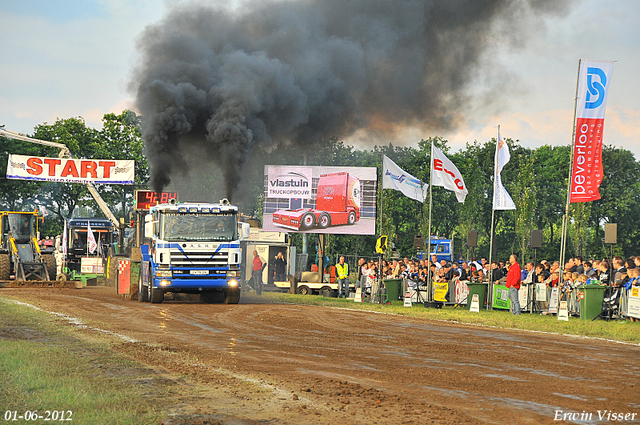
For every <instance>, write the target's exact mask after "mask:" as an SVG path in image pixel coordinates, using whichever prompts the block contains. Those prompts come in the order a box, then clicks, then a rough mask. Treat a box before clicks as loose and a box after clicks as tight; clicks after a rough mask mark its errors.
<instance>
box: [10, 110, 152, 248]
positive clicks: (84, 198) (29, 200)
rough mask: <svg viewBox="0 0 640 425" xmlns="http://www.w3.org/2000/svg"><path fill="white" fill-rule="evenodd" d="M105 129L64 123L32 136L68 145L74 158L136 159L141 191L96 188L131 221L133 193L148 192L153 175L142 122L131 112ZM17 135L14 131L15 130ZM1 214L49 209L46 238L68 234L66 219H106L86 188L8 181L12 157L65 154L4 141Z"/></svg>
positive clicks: (106, 120)
mask: <svg viewBox="0 0 640 425" xmlns="http://www.w3.org/2000/svg"><path fill="white" fill-rule="evenodd" d="M102 124H103V126H102V129H101V130H96V129H93V128H90V127H88V126H87V125H86V123H85V121H84V119H82V118H68V119H58V120H56V122H55V123H53V124H47V123H45V124H40V125H38V126H36V128H35V129H34V132H33V134H28V135H27V136H29V137H32V138H35V139H41V140H49V141H54V142H59V143H63V144H65V145H67V147H68V148H69V150H70V151H71V154H72V155H73V157H74V158H100V159H133V160H135V164H136V170H135V176H136V185H135V186H125V185H96V188H97V189H98V191H99V192H100V195H101V196H102V197H103V199H104V200H105V202H106V203H107V204H109V205H110V206H111V209H112V211H113V212H114V214H115V215H116V217H119V218H120V217H122V218H127V219H128V211H129V210H130V205H131V200H132V199H133V191H134V189H136V188H146V185H147V181H148V179H149V171H148V165H147V161H146V158H145V157H144V154H143V150H144V149H143V142H142V137H141V135H140V119H139V118H138V117H137V116H136V114H135V113H133V112H131V111H124V112H122V114H120V115H116V114H106V115H105V116H104V117H103V119H102ZM9 130H12V129H9ZM0 142H1V143H0V145H1V146H2V147H1V149H0V175H1V176H2V177H1V178H0V208H1V209H3V210H8V211H33V210H34V209H35V208H36V207H38V206H44V207H45V208H46V209H47V211H48V213H49V216H48V217H47V218H46V219H45V220H44V222H43V223H41V224H40V226H39V228H40V234H41V235H42V236H55V235H58V234H60V233H62V230H63V224H64V221H63V219H64V218H71V217H75V216H82V215H85V214H83V213H81V211H83V212H85V213H91V214H92V215H96V216H98V217H102V216H103V214H102V213H101V212H100V209H99V208H98V206H97V204H96V203H95V201H94V200H93V197H92V196H91V194H90V193H89V191H88V190H87V187H86V186H85V185H82V184H74V183H57V182H31V181H27V180H8V179H7V178H6V175H7V162H8V157H9V154H19V155H34V156H48V157H58V154H59V149H56V148H52V147H48V146H43V145H38V144H34V143H29V142H22V141H18V140H13V139H8V138H5V137H0Z"/></svg>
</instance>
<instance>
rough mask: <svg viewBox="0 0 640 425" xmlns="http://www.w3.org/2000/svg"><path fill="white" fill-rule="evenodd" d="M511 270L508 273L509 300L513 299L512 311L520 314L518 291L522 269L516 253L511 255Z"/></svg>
mask: <svg viewBox="0 0 640 425" xmlns="http://www.w3.org/2000/svg"><path fill="white" fill-rule="evenodd" d="M509 263H510V264H511V267H509V272H508V273H507V288H509V300H510V301H511V313H512V314H516V315H520V300H519V299H518V291H519V290H520V277H521V273H522V270H521V269H520V264H518V258H517V257H516V256H515V254H511V257H509Z"/></svg>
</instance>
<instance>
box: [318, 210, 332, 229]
mask: <svg viewBox="0 0 640 425" xmlns="http://www.w3.org/2000/svg"><path fill="white" fill-rule="evenodd" d="M329 226H331V216H330V215H329V214H327V213H326V212H323V213H322V214H320V217H319V218H318V227H319V228H321V229H326V228H327V227H329Z"/></svg>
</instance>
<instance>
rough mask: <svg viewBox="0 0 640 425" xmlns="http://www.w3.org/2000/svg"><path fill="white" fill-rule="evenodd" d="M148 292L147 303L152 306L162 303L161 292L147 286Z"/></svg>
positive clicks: (162, 293) (162, 296) (162, 295)
mask: <svg viewBox="0 0 640 425" xmlns="http://www.w3.org/2000/svg"><path fill="white" fill-rule="evenodd" d="M149 292H150V297H149V301H151V302H152V303H153V304H160V303H161V302H162V301H164V292H162V291H161V290H159V289H153V288H152V287H151V285H149Z"/></svg>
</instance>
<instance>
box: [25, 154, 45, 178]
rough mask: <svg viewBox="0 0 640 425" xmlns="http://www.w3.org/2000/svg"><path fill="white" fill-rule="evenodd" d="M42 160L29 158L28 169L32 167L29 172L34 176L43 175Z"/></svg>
mask: <svg viewBox="0 0 640 425" xmlns="http://www.w3.org/2000/svg"><path fill="white" fill-rule="evenodd" d="M41 164H42V160H41V159H40V158H29V159H27V167H30V168H29V169H28V170H27V172H28V173H29V174H32V175H34V176H37V175H38V174H42V165H41Z"/></svg>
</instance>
